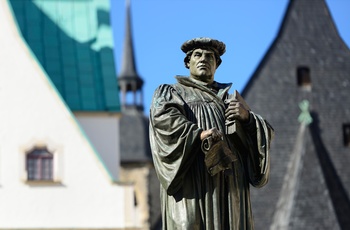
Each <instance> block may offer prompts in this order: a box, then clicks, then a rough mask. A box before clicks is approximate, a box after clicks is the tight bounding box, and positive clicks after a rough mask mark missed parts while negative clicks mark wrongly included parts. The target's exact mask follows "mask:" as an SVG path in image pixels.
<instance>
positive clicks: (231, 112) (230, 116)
mask: <svg viewBox="0 0 350 230" xmlns="http://www.w3.org/2000/svg"><path fill="white" fill-rule="evenodd" d="M225 117H226V119H227V120H229V121H232V120H239V121H242V122H248V121H249V111H248V110H247V109H246V108H245V107H244V105H243V104H242V103H241V102H239V101H238V100H236V99H234V100H232V101H231V102H230V103H229V104H228V107H227V109H226V111H225Z"/></svg>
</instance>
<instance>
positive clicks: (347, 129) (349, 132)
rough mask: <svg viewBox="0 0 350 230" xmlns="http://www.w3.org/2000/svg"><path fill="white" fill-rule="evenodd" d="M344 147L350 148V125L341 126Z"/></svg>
mask: <svg viewBox="0 0 350 230" xmlns="http://www.w3.org/2000/svg"><path fill="white" fill-rule="evenodd" d="M343 137H344V146H346V147H350V123H347V124H343Z"/></svg>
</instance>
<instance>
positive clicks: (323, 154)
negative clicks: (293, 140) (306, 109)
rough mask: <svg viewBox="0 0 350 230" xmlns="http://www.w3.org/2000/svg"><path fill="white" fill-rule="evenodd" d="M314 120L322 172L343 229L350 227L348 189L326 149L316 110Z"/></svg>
mask: <svg viewBox="0 0 350 230" xmlns="http://www.w3.org/2000/svg"><path fill="white" fill-rule="evenodd" d="M311 116H312V119H313V122H312V123H311V124H310V126H309V128H310V131H311V136H312V139H313V143H315V148H316V152H317V156H318V159H319V162H320V165H321V168H322V173H323V176H324V178H325V181H326V184H327V187H328V191H329V193H330V194H329V195H330V197H331V200H332V204H333V208H334V211H335V213H336V216H337V219H338V221H339V225H340V227H341V229H350V218H349V213H350V200H349V197H348V195H347V193H346V190H345V188H344V186H343V184H342V182H341V180H340V177H339V176H338V175H337V172H336V170H335V167H334V165H333V164H332V160H331V158H330V157H329V152H328V150H327V149H326V147H325V145H324V142H323V140H322V138H321V135H320V133H321V132H322V130H321V129H320V127H319V119H318V114H317V113H316V112H311Z"/></svg>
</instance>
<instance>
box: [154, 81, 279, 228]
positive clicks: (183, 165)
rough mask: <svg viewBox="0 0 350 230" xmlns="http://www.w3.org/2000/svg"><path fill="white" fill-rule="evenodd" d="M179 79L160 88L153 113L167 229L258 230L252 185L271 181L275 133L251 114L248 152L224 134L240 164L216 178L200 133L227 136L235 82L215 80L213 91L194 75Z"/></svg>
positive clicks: (233, 165)
mask: <svg viewBox="0 0 350 230" xmlns="http://www.w3.org/2000/svg"><path fill="white" fill-rule="evenodd" d="M176 78H177V81H178V82H177V83H175V84H173V85H167V84H164V85H161V86H159V87H158V88H157V89H156V91H155V93H154V96H153V100H152V104H151V109H150V143H151V149H152V155H153V161H154V165H155V169H156V173H157V176H158V179H159V181H160V184H161V191H160V199H161V207H162V224H163V229H170V230H173V229H188V230H196V229H206V230H212V229H213V230H229V229H233V230H247V229H254V223H253V216H252V210H251V202H250V194H249V186H250V184H251V185H253V186H256V187H261V186H264V185H265V184H266V183H267V181H268V177H269V162H270V160H269V148H270V141H271V139H272V137H273V129H272V128H271V126H270V125H269V124H268V123H267V122H266V121H265V120H264V119H263V118H262V117H261V116H259V115H257V114H255V113H253V112H251V111H250V122H249V123H250V127H247V128H246V132H247V140H246V141H247V143H249V146H250V147H249V150H247V151H245V152H242V151H239V150H238V149H237V148H235V146H234V142H233V141H232V140H231V139H230V136H228V135H224V141H225V142H227V144H228V146H229V147H230V150H231V151H232V153H234V154H235V155H236V156H237V160H236V161H234V162H233V163H232V166H231V167H232V169H230V170H224V171H221V172H219V173H217V174H215V175H214V176H211V175H210V174H209V173H208V170H207V168H206V165H205V163H204V158H205V156H204V153H203V152H202V150H201V140H200V134H201V132H202V131H203V130H208V129H210V128H213V127H216V128H217V129H219V130H220V131H221V132H223V133H225V108H226V106H225V104H224V100H225V99H227V97H228V90H229V89H230V87H231V84H221V83H217V82H214V84H213V85H215V88H216V89H215V90H211V89H210V88H208V87H207V86H206V85H203V84H199V83H198V82H195V81H194V80H192V79H191V78H189V77H180V76H178V77H176ZM252 127H253V128H252Z"/></svg>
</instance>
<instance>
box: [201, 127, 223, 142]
mask: <svg viewBox="0 0 350 230" xmlns="http://www.w3.org/2000/svg"><path fill="white" fill-rule="evenodd" d="M210 136H211V137H212V138H213V141H214V142H216V141H219V140H221V139H222V136H223V134H222V132H220V131H219V130H218V129H217V128H211V129H208V130H204V131H203V132H202V133H201V136H200V138H201V141H203V140H204V139H205V138H207V137H210Z"/></svg>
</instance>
